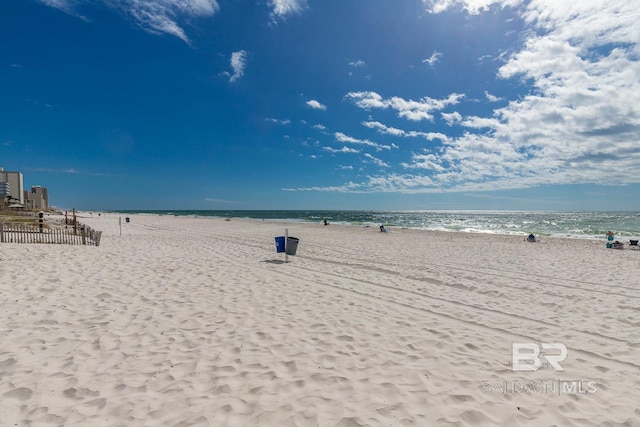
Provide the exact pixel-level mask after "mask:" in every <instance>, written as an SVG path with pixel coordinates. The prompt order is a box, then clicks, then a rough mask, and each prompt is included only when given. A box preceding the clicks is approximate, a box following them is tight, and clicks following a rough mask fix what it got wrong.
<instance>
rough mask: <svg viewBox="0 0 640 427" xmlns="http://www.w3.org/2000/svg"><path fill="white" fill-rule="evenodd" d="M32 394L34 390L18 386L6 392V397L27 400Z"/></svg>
mask: <svg viewBox="0 0 640 427" xmlns="http://www.w3.org/2000/svg"><path fill="white" fill-rule="evenodd" d="M32 394H33V392H32V391H31V389H30V388H27V387H18V388H14V389H13V390H11V391H8V392H6V393H5V394H4V397H6V398H9V399H17V400H21V401H25V400H29V399H31V395H32Z"/></svg>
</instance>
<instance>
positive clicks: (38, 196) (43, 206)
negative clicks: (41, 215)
mask: <svg viewBox="0 0 640 427" xmlns="http://www.w3.org/2000/svg"><path fill="white" fill-rule="evenodd" d="M25 200H26V202H27V209H33V210H42V211H44V210H48V209H49V192H48V191H47V189H46V188H45V187H40V186H39V185H32V186H31V192H30V193H27V194H26V197H25Z"/></svg>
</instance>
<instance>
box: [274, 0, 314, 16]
mask: <svg viewBox="0 0 640 427" xmlns="http://www.w3.org/2000/svg"><path fill="white" fill-rule="evenodd" d="M270 6H271V8H272V10H273V15H274V16H276V17H281V18H283V17H285V16H287V15H291V14H293V13H301V12H302V11H303V10H304V8H305V7H306V1H305V0H271V2H270Z"/></svg>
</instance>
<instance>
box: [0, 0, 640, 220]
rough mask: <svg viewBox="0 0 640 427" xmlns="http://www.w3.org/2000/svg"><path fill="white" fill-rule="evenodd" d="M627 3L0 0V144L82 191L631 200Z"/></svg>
mask: <svg viewBox="0 0 640 427" xmlns="http://www.w3.org/2000/svg"><path fill="white" fill-rule="evenodd" d="M639 21H640V3H639V2H630V1H628V0H611V1H608V2H602V1H599V0H598V1H596V0H581V1H571V2H569V1H557V0H535V1H525V0H307V1H303V0H217V1H216V0H91V1H89V0H3V1H2V2H0V40H2V43H0V166H2V167H4V169H5V170H10V171H20V172H22V173H23V174H24V181H25V185H26V186H27V188H28V187H30V186H31V185H42V186H45V187H48V188H49V194H50V198H51V203H52V204H55V205H57V206H59V207H62V208H72V207H76V208H79V209H178V208H184V209H234V210H236V209H389V210H393V209H557V210H593V209H596V210H640V197H639V195H640V185H639V183H640V32H639V31H638V24H637V23H638V22H639Z"/></svg>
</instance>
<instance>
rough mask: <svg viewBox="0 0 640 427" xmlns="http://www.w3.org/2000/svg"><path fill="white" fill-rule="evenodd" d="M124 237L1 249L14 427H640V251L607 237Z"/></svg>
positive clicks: (311, 233) (324, 233)
mask: <svg viewBox="0 0 640 427" xmlns="http://www.w3.org/2000/svg"><path fill="white" fill-rule="evenodd" d="M121 217H122V222H123V224H122V229H123V235H122V236H120V235H119V234H120V231H119V225H118V218H119V215H116V214H106V215H103V216H101V217H97V216H96V215H95V214H94V216H93V217H88V215H87V217H86V218H82V219H81V221H82V222H83V223H86V224H88V225H90V226H91V227H93V228H95V229H98V230H103V231H104V233H103V236H102V241H101V244H100V246H99V247H93V246H67V245H46V244H14V243H2V244H0V295H1V297H2V298H1V300H0V425H2V426H25V425H29V426H243V427H244V426H279V427H280V426H303V427H312V426H323V427H324V426H327V427H328V426H339V427H348V426H420V427H422V426H536V427H538V426H553V425H555V426H640V404H639V402H640V269H639V267H640V251H633V250H624V251H617V250H607V249H605V241H604V236H603V240H602V241H592V240H564V239H551V238H548V239H544V238H543V239H542V241H540V242H538V243H527V242H524V241H523V238H524V236H497V235H481V234H466V233H445V232H421V231H416V230H407V229H397V228H391V230H390V232H388V233H381V232H379V230H378V229H375V228H364V227H346V226H335V225H330V226H327V227H325V226H322V225H321V224H317V225H316V224H298V223H282V222H271V221H255V220H239V219H232V220H231V221H225V220H224V219H216V218H193V217H173V216H144V215H131V222H130V223H125V221H124V215H122V216H121ZM285 227H287V228H288V229H289V235H291V236H295V237H298V238H299V239H300V243H299V246H298V253H297V255H296V256H290V257H289V261H290V262H288V263H284V262H283V261H284V255H283V254H277V253H276V252H275V245H274V237H275V236H278V235H282V234H284V228H285ZM512 343H537V344H539V345H541V344H542V343H561V344H564V345H565V346H566V348H567V357H566V359H565V360H563V361H561V362H560V364H561V366H562V368H564V371H557V370H556V369H554V367H553V365H552V364H551V363H547V362H548V361H547V359H544V357H543V355H544V354H550V353H552V352H551V351H547V350H544V349H543V350H542V352H541V355H540V359H541V361H542V366H541V367H540V369H538V370H537V371H534V372H520V371H516V372H514V371H513V370H512Z"/></svg>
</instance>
